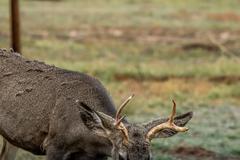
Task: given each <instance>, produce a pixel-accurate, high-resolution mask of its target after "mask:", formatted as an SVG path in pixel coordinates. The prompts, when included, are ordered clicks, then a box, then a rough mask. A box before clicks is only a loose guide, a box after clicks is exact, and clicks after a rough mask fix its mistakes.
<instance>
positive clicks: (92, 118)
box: [79, 102, 114, 137]
mask: <svg viewBox="0 0 240 160" xmlns="http://www.w3.org/2000/svg"><path fill="white" fill-rule="evenodd" d="M79 104H80V107H79V111H80V117H81V119H82V122H83V123H84V124H85V126H86V127H87V128H88V129H89V130H91V131H92V132H93V133H95V134H97V135H98V136H101V137H108V136H109V133H111V132H112V129H113V127H114V126H113V118H112V117H110V116H108V115H106V114H104V113H102V112H97V111H94V110H93V109H92V108H91V107H89V106H88V105H86V104H85V103H82V102H81V103H79Z"/></svg>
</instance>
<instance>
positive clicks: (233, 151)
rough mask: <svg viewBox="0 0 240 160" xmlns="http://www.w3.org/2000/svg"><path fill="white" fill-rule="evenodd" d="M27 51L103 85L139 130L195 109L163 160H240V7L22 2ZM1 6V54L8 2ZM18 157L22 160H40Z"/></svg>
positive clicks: (118, 0) (161, 142)
mask: <svg viewBox="0 0 240 160" xmlns="http://www.w3.org/2000/svg"><path fill="white" fill-rule="evenodd" d="M20 2H21V3H20V5H21V20H22V22H21V26H22V46H23V51H22V53H23V54H24V56H26V57H28V58H30V59H37V60H41V61H45V62H46V63H49V64H53V65H56V66H58V67H62V68H66V69H69V70H75V71H79V72H84V73H88V74H90V75H93V76H95V77H97V78H98V79H100V80H101V81H102V82H103V84H104V85H105V86H106V88H107V89H108V91H109V93H110V94H111V95H112V97H113V99H114V101H115V103H116V104H117V105H119V104H120V103H121V101H123V99H124V98H126V97H127V96H129V95H130V94H132V93H135V94H136V97H135V98H134V100H133V101H132V102H131V104H130V105H129V106H128V109H127V110H126V113H127V115H128V116H129V119H130V120H131V121H133V122H145V121H148V120H151V119H153V118H157V117H166V116H167V115H168V114H169V112H170V109H171V107H170V106H171V99H175V101H176V102H177V105H178V113H183V112H186V111H189V110H192V111H194V118H193V120H192V121H191V122H190V123H189V125H188V127H189V128H190V131H189V132H188V133H186V134H185V133H184V134H179V135H177V136H175V137H172V138H169V139H158V140H154V141H153V147H152V148H153V152H154V155H155V159H157V160H176V159H185V160H195V159H196V160H200V159H209V160H212V159H222V160H223V159H224V160H225V159H226V160H237V159H240V123H239V122H240V59H239V56H240V7H239V6H240V1H239V0H201V1H198V0H185V1H182V0H168V1H165V0H91V1H88V0H81V1H79V0H61V1H53V2H50V1H40V0H39V1H37V0H21V1H20ZM8 3H9V2H8V0H0V48H8V47H9V44H10V40H9V37H10V33H9V30H10V29H9V4H8ZM37 159H39V160H40V159H43V158H42V157H34V156H32V155H31V154H29V153H27V152H24V151H20V152H19V153H18V158H17V160H37Z"/></svg>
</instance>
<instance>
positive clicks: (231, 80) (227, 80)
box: [209, 76, 240, 84]
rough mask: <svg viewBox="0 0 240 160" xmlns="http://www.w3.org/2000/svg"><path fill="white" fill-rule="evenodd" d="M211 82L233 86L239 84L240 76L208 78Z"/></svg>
mask: <svg viewBox="0 0 240 160" xmlns="http://www.w3.org/2000/svg"><path fill="white" fill-rule="evenodd" d="M209 81H211V82H217V83H225V84H234V83H239V82H240V76H217V77H212V78H209Z"/></svg>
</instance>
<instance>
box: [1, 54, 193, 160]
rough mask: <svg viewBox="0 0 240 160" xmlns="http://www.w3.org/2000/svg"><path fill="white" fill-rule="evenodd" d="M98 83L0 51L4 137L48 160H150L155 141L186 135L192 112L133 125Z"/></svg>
mask: <svg viewBox="0 0 240 160" xmlns="http://www.w3.org/2000/svg"><path fill="white" fill-rule="evenodd" d="M132 98H133V95H132V96H130V97H128V98H127V99H126V100H125V101H124V102H123V103H122V104H121V105H120V107H118V109H116V107H115V104H114V103H113V100H112V98H111V97H110V95H109V93H108V92H107V90H106V89H105V88H104V86H103V85H102V84H101V82H100V81H98V80H97V79H96V78H94V77H92V76H89V75H87V74H84V73H79V72H75V71H69V70H65V69H61V68H58V67H55V66H51V65H47V64H45V63H43V62H39V61H36V60H29V59H26V58H24V57H22V56H21V55H20V54H18V53H15V52H9V51H6V50H0V135H1V136H3V138H4V139H5V140H6V141H7V143H10V144H12V145H14V146H16V147H18V148H22V149H24V150H26V151H29V152H31V153H33V154H35V155H43V156H46V160H93V159H94V160H107V159H108V157H112V159H114V160H150V159H151V158H152V156H151V141H152V140H153V139H156V138H167V137H171V136H174V135H176V134H177V133H179V132H186V131H187V130H188V128H187V127H185V125H186V124H187V123H188V122H189V121H190V120H191V118H192V116H193V112H187V113H184V114H181V115H178V116H175V115H176V103H175V101H173V107H172V112H171V114H170V116H169V117H168V118H159V119H155V120H153V121H150V122H148V123H144V124H139V123H130V122H129V121H128V120H127V118H126V116H125V115H122V113H123V110H124V108H125V107H126V106H127V104H128V103H129V102H130V101H131V100H132ZM5 144H6V143H5Z"/></svg>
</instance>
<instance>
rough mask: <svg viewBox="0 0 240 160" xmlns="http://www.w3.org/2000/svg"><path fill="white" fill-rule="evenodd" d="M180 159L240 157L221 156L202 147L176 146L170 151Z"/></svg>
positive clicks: (230, 159)
mask: <svg viewBox="0 0 240 160" xmlns="http://www.w3.org/2000/svg"><path fill="white" fill-rule="evenodd" d="M170 153H171V154H174V155H175V156H176V157H178V158H180V159H185V158H186V157H194V159H196V160H200V159H205V160H239V159H240V157H236V156H222V155H220V154H218V153H215V152H213V151H209V150H206V149H204V148H202V147H183V146H181V147H178V148H175V149H173V150H171V151H170Z"/></svg>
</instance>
